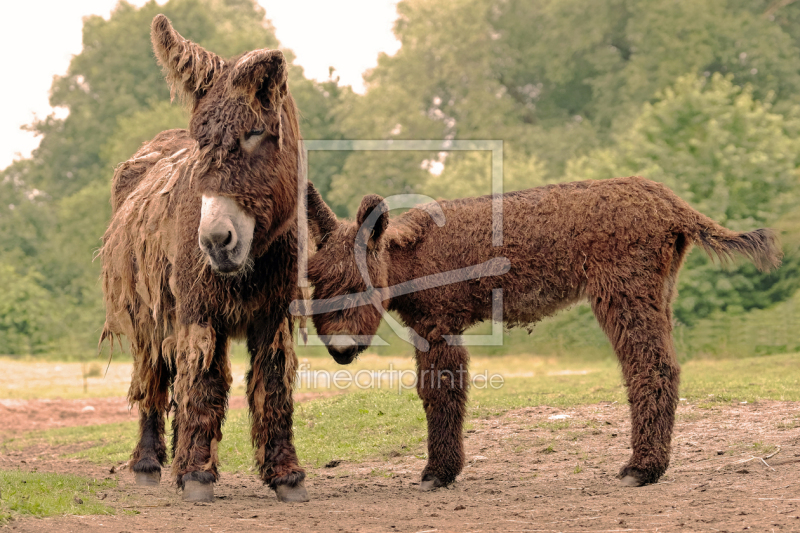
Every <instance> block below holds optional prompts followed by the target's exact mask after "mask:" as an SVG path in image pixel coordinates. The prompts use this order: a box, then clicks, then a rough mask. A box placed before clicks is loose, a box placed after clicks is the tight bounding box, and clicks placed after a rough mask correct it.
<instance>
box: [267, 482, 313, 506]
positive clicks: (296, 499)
mask: <svg viewBox="0 0 800 533" xmlns="http://www.w3.org/2000/svg"><path fill="white" fill-rule="evenodd" d="M275 496H277V497H278V501H279V502H283V503H303V502H307V501H308V491H307V490H306V487H305V486H304V485H303V482H302V481H301V482H300V483H298V484H297V485H295V486H294V487H290V486H289V485H278V486H277V487H275Z"/></svg>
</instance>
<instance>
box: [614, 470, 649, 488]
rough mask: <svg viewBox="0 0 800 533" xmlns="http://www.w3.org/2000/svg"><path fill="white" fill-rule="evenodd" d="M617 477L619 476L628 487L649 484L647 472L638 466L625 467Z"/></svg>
mask: <svg viewBox="0 0 800 533" xmlns="http://www.w3.org/2000/svg"><path fill="white" fill-rule="evenodd" d="M617 478H619V480H620V481H621V482H622V484H623V485H624V486H626V487H641V486H642V485H646V484H647V479H646V477H645V473H644V472H642V471H641V470H639V469H637V468H631V467H629V466H626V467H623V469H622V470H620V472H619V474H618V475H617Z"/></svg>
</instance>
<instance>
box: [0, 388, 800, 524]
mask: <svg viewBox="0 0 800 533" xmlns="http://www.w3.org/2000/svg"><path fill="white" fill-rule="evenodd" d="M797 410H798V405H797V404H794V403H781V402H762V403H758V404H750V405H738V404H737V405H732V406H699V405H686V404H682V405H681V407H680V408H679V415H678V426H677V431H676V439H675V447H674V452H673V462H672V466H671V467H670V469H669V471H668V472H667V474H666V476H664V478H663V479H662V481H661V482H659V483H658V484H656V485H650V486H646V487H641V488H626V487H622V486H620V485H619V483H618V481H617V480H616V479H615V478H614V474H615V472H616V471H617V469H618V468H619V466H620V465H622V464H623V462H624V461H625V459H626V458H627V456H628V453H629V449H628V437H629V432H630V423H629V421H628V412H627V408H626V407H624V406H619V405H592V406H584V407H579V408H574V409H568V410H556V409H551V408H547V407H536V408H527V409H521V410H516V411H511V412H508V413H506V414H505V415H503V416H502V417H499V418H494V419H488V420H475V421H473V428H474V429H473V430H471V432H469V433H468V434H467V439H466V444H467V453H468V457H469V459H470V461H469V464H468V466H467V467H466V468H465V470H464V473H463V474H462V475H461V476H460V477H459V479H458V481H457V482H456V483H455V484H454V485H453V486H452V487H450V488H448V489H440V490H438V491H435V492H432V493H424V494H423V493H419V492H417V491H416V490H415V489H416V486H417V482H418V479H419V475H420V472H421V470H422V467H423V465H424V460H423V459H420V458H417V457H415V456H413V455H409V454H407V453H406V452H404V450H397V452H396V454H392V455H396V456H395V457H392V458H390V459H388V460H375V461H368V462H365V463H361V464H348V463H342V464H340V465H338V466H336V467H333V468H318V469H310V470H309V479H308V481H307V486H308V489H309V493H310V495H311V497H312V501H311V502H310V503H306V504H280V503H278V502H277V500H276V499H275V496H274V495H273V493H272V492H271V491H270V490H268V489H266V488H265V487H263V486H262V485H261V484H260V483H259V482H258V481H257V479H256V478H255V477H254V476H252V475H224V476H223V478H222V480H221V482H220V483H219V484H218V485H217V487H216V494H217V496H218V498H217V500H216V502H214V503H213V504H188V503H184V502H183V501H181V498H180V494H179V493H177V492H176V490H175V487H174V485H171V484H170V483H169V482H167V480H166V478H167V476H166V475H165V480H164V481H163V482H162V484H161V486H160V487H158V488H155V489H146V488H140V487H136V486H135V485H133V480H132V476H131V474H130V473H129V472H128V471H127V470H122V471H119V472H116V473H114V474H111V473H109V469H110V466H112V465H102V466H98V465H92V464H88V463H82V462H78V461H67V460H64V459H60V458H59V456H60V454H63V453H65V452H67V451H72V450H66V449H56V448H47V449H31V450H25V451H23V452H19V453H17V454H14V455H7V456H5V457H2V458H0V459H1V461H0V468H10V467H14V466H19V467H20V468H22V469H23V470H25V469H33V468H36V469H38V470H39V471H44V470H51V471H58V472H72V473H77V474H82V475H89V476H93V477H96V478H105V477H110V478H117V479H119V486H118V487H117V488H115V489H113V490H110V491H108V493H106V494H105V501H106V502H108V504H109V505H111V506H112V507H114V508H115V509H117V514H116V515H115V516H68V517H57V518H47V519H34V518H22V519H19V520H15V521H13V522H11V523H10V524H8V525H7V526H6V527H7V528H8V529H9V530H14V531H20V532H28V531H31V532H33V531H37V532H42V531H43V532H56V531H81V532H94V531H102V532H119V533H121V532H125V531H127V532H133V531H215V532H217V531H219V532H223V531H248V532H249V531H262V530H293V531H364V532H368V531H407V532H430V533H432V532H433V531H437V532H444V531H540V532H560V531H563V532H572V531H574V532H599V531H614V532H618V531H660V532H670V531H767V532H769V531H794V530H800V507H798V505H800V424H798V423H797V418H796V413H797ZM563 415H568V416H569V418H551V417H559V416H562V417H563ZM565 420H566V421H569V422H570V425H569V427H563V426H565V425H566V424H564V421H565ZM354 438H357V436H354ZM754 445H755V446H754ZM551 450H552V451H551ZM775 452H777V453H775ZM772 454H774V455H772ZM770 455H771V456H770ZM761 457H764V458H766V461H765V462H762V460H761V459H760V458H761ZM23 461H24V462H23ZM223 461H224V458H223ZM765 463H766V464H765ZM767 465H769V466H767ZM124 510H128V511H130V510H136V511H138V512H139V514H136V515H130V514H127V515H126V514H123V511H124Z"/></svg>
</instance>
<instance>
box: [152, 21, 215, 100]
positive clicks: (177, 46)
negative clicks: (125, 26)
mask: <svg viewBox="0 0 800 533" xmlns="http://www.w3.org/2000/svg"><path fill="white" fill-rule="evenodd" d="M150 40H151V41H152V43H153V51H154V52H155V54H156V59H158V63H159V65H161V68H162V69H163V70H164V77H165V78H166V80H167V83H169V87H170V97H171V98H172V99H174V98H175V95H176V94H177V95H178V96H179V97H180V99H181V101H183V102H186V103H187V104H190V105H191V106H194V105H195V104H196V103H197V100H199V99H200V98H202V97H203V95H204V94H205V93H206V92H208V89H209V88H210V87H211V85H212V84H213V83H214V81H216V79H217V78H218V77H219V74H220V73H221V72H222V68H223V66H224V65H225V62H224V61H223V60H222V58H221V57H219V56H218V55H216V54H214V53H212V52H209V51H207V50H205V49H204V48H203V47H202V46H200V45H198V44H196V43H193V42H191V41H189V40H187V39H184V38H183V37H182V36H181V35H180V34H179V33H178V32H177V31H175V30H174V29H173V27H172V23H171V22H170V20H169V19H168V18H167V17H166V16H164V15H161V14H159V15H156V16H155V18H154V19H153V23H152V24H151V25H150Z"/></svg>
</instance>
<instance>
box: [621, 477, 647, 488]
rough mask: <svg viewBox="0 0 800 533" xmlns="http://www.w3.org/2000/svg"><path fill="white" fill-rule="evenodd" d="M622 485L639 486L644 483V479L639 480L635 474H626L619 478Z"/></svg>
mask: <svg viewBox="0 0 800 533" xmlns="http://www.w3.org/2000/svg"><path fill="white" fill-rule="evenodd" d="M620 481H621V482H622V484H623V485H625V486H626V487H641V486H642V485H644V481H642V480H640V479H639V478H638V477H636V476H631V475H627V476H624V477H623V478H621V479H620Z"/></svg>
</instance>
